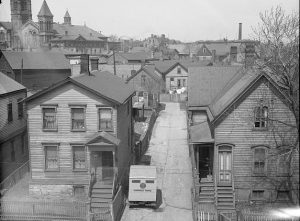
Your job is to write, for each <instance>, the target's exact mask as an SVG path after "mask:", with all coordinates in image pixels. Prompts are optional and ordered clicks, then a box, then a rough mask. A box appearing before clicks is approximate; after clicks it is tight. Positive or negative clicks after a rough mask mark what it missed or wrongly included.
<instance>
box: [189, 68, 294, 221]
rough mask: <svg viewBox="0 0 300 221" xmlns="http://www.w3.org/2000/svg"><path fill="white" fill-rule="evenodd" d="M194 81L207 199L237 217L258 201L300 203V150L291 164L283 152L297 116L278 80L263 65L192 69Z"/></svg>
mask: <svg viewBox="0 0 300 221" xmlns="http://www.w3.org/2000/svg"><path fill="white" fill-rule="evenodd" d="M189 83H190V85H189V88H188V95H189V97H188V115H189V125H190V126H189V143H190V147H191V148H192V151H193V152H194V157H195V158H194V160H195V165H196V169H197V173H198V176H199V180H198V181H196V182H199V183H198V185H199V186H200V188H199V189H197V190H196V191H199V192H198V194H199V195H198V197H199V201H198V203H199V205H200V206H201V205H210V207H211V208H215V209H216V210H217V211H218V213H223V214H227V215H226V216H227V217H232V218H234V217H236V212H237V211H239V212H243V211H244V210H245V209H248V208H251V207H252V205H253V204H259V203H263V204H264V205H266V206H267V205H270V204H272V205H275V204H278V205H283V204H287V203H288V202H291V201H294V202H297V200H298V199H296V196H297V195H298V194H299V192H297V191H298V189H297V186H299V157H298V156H299V154H295V155H294V157H293V162H292V164H291V165H290V166H289V164H288V162H287V161H286V157H285V155H284V154H283V153H287V151H288V150H289V148H288V146H289V145H291V144H292V143H293V144H294V143H295V142H296V141H295V139H296V136H295V133H296V132H295V129H293V126H288V125H294V124H295V119H294V116H293V114H292V112H291V111H290V109H289V105H288V103H287V102H289V100H288V98H287V97H286V96H285V94H284V93H283V92H282V90H281V89H280V88H279V87H278V85H277V83H276V82H275V81H274V80H273V79H272V78H271V77H270V76H269V75H268V74H267V73H265V72H264V71H263V70H259V69H257V68H255V67H254V68H248V69H245V68H238V67H228V68H225V67H201V68H191V69H189ZM288 177H289V178H288ZM288 183H289V184H288Z"/></svg>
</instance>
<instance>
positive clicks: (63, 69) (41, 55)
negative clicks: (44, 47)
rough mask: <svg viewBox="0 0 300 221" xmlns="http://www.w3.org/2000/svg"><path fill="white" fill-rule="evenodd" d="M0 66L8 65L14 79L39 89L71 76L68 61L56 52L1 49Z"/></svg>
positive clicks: (32, 88)
mask: <svg viewBox="0 0 300 221" xmlns="http://www.w3.org/2000/svg"><path fill="white" fill-rule="evenodd" d="M2 53H3V56H4V58H3V59H1V60H0V62H1V63H0V67H6V66H10V68H11V69H12V70H13V72H14V75H15V80H16V81H17V82H19V83H21V84H22V85H24V86H25V87H26V88H27V89H28V90H30V91H33V92H35V91H39V90H42V89H44V88H46V87H49V86H50V85H52V84H54V83H57V82H59V81H61V80H63V79H65V78H67V77H68V76H71V66H70V61H69V60H68V59H67V58H66V57H65V55H64V54H63V53H58V52H20V51H3V52H2Z"/></svg>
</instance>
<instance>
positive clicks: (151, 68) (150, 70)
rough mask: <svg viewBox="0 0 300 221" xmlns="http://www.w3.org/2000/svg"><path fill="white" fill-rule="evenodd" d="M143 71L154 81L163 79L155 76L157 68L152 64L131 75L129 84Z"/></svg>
mask: <svg viewBox="0 0 300 221" xmlns="http://www.w3.org/2000/svg"><path fill="white" fill-rule="evenodd" d="M142 71H144V72H145V73H147V74H148V75H149V76H150V77H152V78H153V79H154V80H156V81H160V80H161V78H160V77H159V76H158V75H157V74H155V66H154V65H153V64H152V65H151V64H150V65H145V66H143V67H141V68H140V69H139V70H138V71H137V72H136V73H135V74H133V75H131V76H130V77H129V78H128V79H127V80H126V82H129V81H130V80H131V79H133V78H134V77H135V76H137V75H138V74H139V73H141V72H142Z"/></svg>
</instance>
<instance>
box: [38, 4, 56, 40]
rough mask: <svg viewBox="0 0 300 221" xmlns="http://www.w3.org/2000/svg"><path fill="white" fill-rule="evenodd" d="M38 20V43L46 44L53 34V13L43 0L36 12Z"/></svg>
mask: <svg viewBox="0 0 300 221" xmlns="http://www.w3.org/2000/svg"><path fill="white" fill-rule="evenodd" d="M38 20H39V26H40V44H41V45H47V44H49V43H50V40H51V38H52V36H53V15H52V13H51V11H50V9H49V7H48V5H47V2H46V1H45V0H44V2H43V4H42V7H41V9H40V12H39V14H38Z"/></svg>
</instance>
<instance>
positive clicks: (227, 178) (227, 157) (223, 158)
mask: <svg viewBox="0 0 300 221" xmlns="http://www.w3.org/2000/svg"><path fill="white" fill-rule="evenodd" d="M231 164H232V156H231V147H219V185H231V177H232V175H231V173H232V169H231V168H232V165H231Z"/></svg>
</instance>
